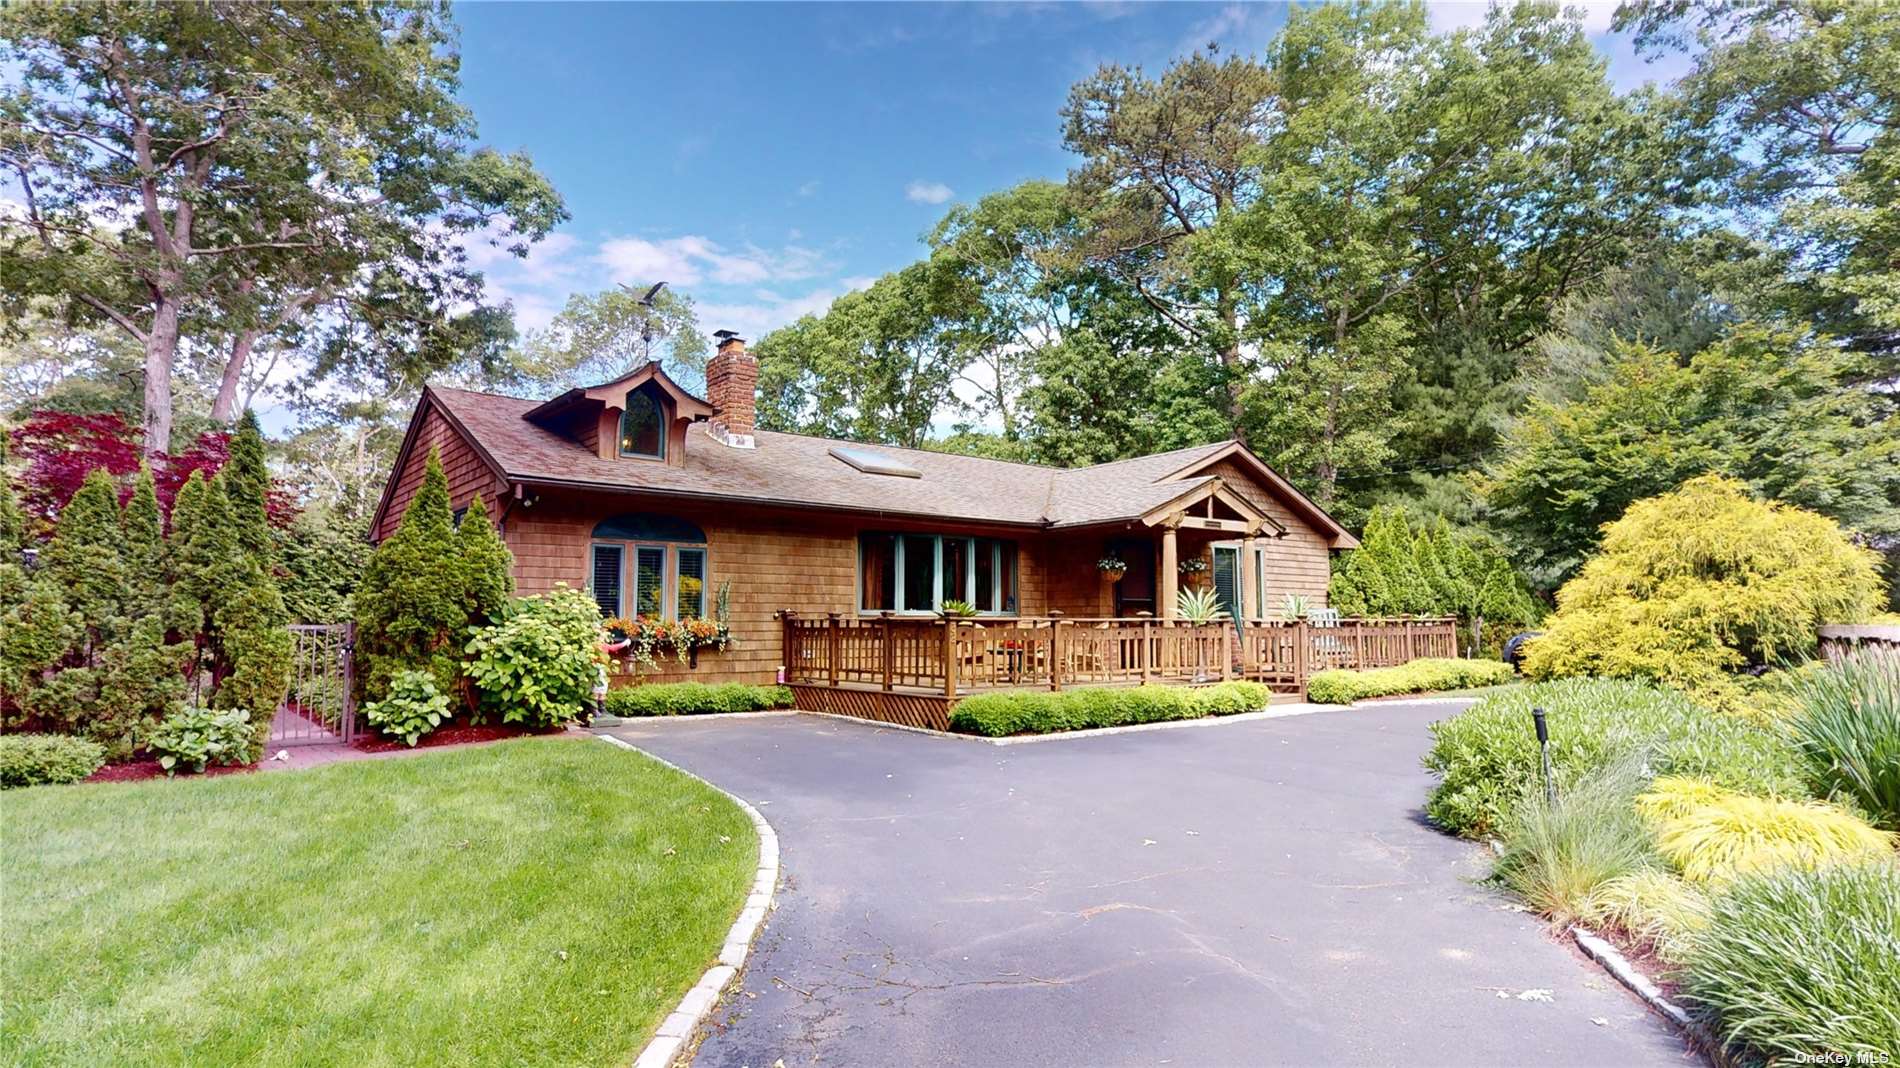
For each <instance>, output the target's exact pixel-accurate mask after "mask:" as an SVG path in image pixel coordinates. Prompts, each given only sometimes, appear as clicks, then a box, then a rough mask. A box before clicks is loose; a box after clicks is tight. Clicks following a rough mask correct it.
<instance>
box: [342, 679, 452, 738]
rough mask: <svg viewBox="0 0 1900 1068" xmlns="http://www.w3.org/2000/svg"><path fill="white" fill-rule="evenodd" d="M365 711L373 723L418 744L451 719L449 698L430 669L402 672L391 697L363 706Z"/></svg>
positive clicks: (392, 735)
mask: <svg viewBox="0 0 1900 1068" xmlns="http://www.w3.org/2000/svg"><path fill="white" fill-rule="evenodd" d="M363 714H364V715H365V716H366V717H368V719H369V722H370V726H372V727H375V728H376V729H377V730H379V731H382V732H383V733H384V734H387V735H389V736H390V737H392V738H400V739H402V741H403V744H405V745H409V746H414V745H415V744H416V743H417V742H419V741H421V740H422V736H423V735H425V734H427V733H429V732H430V731H432V730H435V729H436V728H437V727H440V726H441V725H442V722H443V721H444V720H446V719H448V718H449V699H448V698H447V697H444V696H443V695H442V691H441V690H438V689H436V688H435V676H433V675H430V674H429V673H428V672H426V671H399V672H397V673H396V677H395V678H394V679H392V680H390V683H389V694H388V696H386V697H384V698H383V699H382V700H380V701H372V702H370V703H369V704H367V705H365V706H363Z"/></svg>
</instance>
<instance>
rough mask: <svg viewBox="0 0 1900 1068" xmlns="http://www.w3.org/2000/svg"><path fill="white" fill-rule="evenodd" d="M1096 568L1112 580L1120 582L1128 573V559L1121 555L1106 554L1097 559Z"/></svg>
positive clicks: (1103, 575)
mask: <svg viewBox="0 0 1900 1068" xmlns="http://www.w3.org/2000/svg"><path fill="white" fill-rule="evenodd" d="M1095 570H1097V571H1100V572H1101V573H1102V577H1103V578H1105V579H1107V580H1108V581H1110V582H1120V581H1121V580H1122V576H1123V575H1126V574H1128V561H1126V560H1123V559H1122V558H1121V557H1119V556H1104V557H1102V558H1101V559H1100V560H1097V561H1095Z"/></svg>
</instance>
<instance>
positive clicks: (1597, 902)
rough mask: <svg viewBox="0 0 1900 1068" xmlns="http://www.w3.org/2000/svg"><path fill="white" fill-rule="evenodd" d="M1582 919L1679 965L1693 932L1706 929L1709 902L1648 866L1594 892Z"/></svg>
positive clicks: (1610, 882) (1686, 951)
mask: <svg viewBox="0 0 1900 1068" xmlns="http://www.w3.org/2000/svg"><path fill="white" fill-rule="evenodd" d="M1583 918H1584V919H1586V920H1588V921H1590V922H1592V923H1598V924H1609V925H1612V926H1615V927H1619V928H1621V929H1622V930H1623V932H1624V933H1625V934H1626V935H1628V936H1629V937H1630V938H1631V939H1633V940H1634V941H1635V942H1636V943H1637V944H1638V945H1641V946H1644V947H1647V948H1648V949H1649V950H1651V951H1652V952H1654V953H1655V954H1656V955H1657V956H1658V957H1661V958H1662V959H1663V960H1666V961H1668V962H1670V963H1671V964H1680V963H1682V962H1683V960H1684V959H1685V958H1686V957H1687V955H1688V952H1689V945H1690V943H1691V942H1692V941H1693V940H1694V938H1695V936H1696V932H1698V931H1701V930H1702V929H1703V928H1705V927H1707V926H1708V925H1709V898H1708V895H1707V894H1705V893H1703V892H1702V891H1701V890H1699V889H1697V888H1695V887H1693V886H1690V885H1689V884H1688V883H1685V882H1683V881H1682V880H1681V879H1678V878H1676V877H1675V876H1673V875H1671V874H1669V873H1668V872H1666V871H1662V870H1661V869H1658V868H1653V867H1646V868H1641V869H1638V870H1636V871H1633V872H1630V873H1629V874H1627V875H1620V876H1618V877H1616V878H1614V879H1611V880H1609V881H1608V882H1606V883H1604V884H1603V885H1602V886H1600V887H1598V888H1597V891H1596V893H1595V894H1593V895H1592V896H1591V900H1590V905H1589V908H1588V910H1587V914H1586V915H1585V916H1584V917H1583Z"/></svg>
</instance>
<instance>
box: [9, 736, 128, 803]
mask: <svg viewBox="0 0 1900 1068" xmlns="http://www.w3.org/2000/svg"><path fill="white" fill-rule="evenodd" d="M105 762H106V750H105V746H102V745H100V744H99V743H98V742H94V741H89V740H87V739H85V738H74V737H71V736H69V735H64V734H0V790H10V789H12V788H13V787H16V786H39V785H42V784H44V783H64V782H78V781H79V780H81V779H83V778H85V777H86V776H88V775H91V774H92V773H93V772H95V771H98V770H99V765H101V764H104V763H105Z"/></svg>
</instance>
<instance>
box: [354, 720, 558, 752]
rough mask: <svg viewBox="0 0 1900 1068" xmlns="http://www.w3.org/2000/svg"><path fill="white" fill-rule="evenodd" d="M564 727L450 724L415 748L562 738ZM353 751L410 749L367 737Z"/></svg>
mask: <svg viewBox="0 0 1900 1068" xmlns="http://www.w3.org/2000/svg"><path fill="white" fill-rule="evenodd" d="M562 730H563V728H561V727H536V728H532V729H530V728H526V727H515V726H505V725H502V724H497V723H450V724H448V725H447V726H444V727H438V728H436V729H435V730H433V731H430V732H429V733H428V734H425V735H423V736H422V740H421V741H420V742H417V743H416V745H415V748H417V749H427V748H429V747H430V746H436V745H467V744H468V743H470V742H498V741H501V740H502V739H504V738H528V737H532V736H534V735H537V734H559V733H561V731H562ZM350 748H351V749H356V750H360V751H362V752H365V753H388V752H392V751H394V750H397V749H408V748H410V747H409V746H407V745H405V744H403V742H402V740H401V739H399V738H388V737H384V736H383V735H380V734H370V735H365V736H364V737H362V738H358V739H356V740H355V741H353V742H351V743H350Z"/></svg>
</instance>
